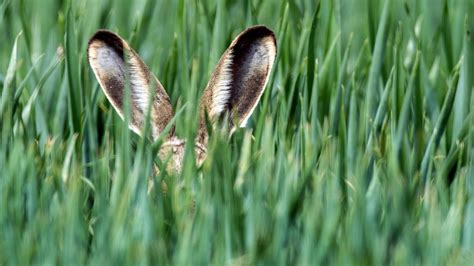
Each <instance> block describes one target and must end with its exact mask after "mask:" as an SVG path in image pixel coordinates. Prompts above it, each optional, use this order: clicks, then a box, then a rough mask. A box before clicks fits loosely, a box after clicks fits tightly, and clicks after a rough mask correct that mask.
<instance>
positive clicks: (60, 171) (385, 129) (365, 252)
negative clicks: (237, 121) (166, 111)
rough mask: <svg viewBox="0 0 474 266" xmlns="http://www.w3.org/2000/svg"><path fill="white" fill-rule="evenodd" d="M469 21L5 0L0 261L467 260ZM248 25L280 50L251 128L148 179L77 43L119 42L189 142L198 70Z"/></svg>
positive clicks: (311, 6)
mask: <svg viewBox="0 0 474 266" xmlns="http://www.w3.org/2000/svg"><path fill="white" fill-rule="evenodd" d="M473 16H474V1H472V0H419V1H395V0H384V1H383V0H357V1H350V0H327V1H317V0H285V1H283V0H282V1H277V0H265V1H264V0H244V1H229V0H223V1H218V0H206V1H197V0H189V1H187V0H176V1H153V0H137V1H128V0H117V1H111V0H107V1H98V0H80V1H72V0H71V1H66V0H64V1H63V0H42V1H34V0H1V1H0V92H1V93H0V95H1V101H0V134H1V135H0V264H6V265H9V264H12V265H13V264H21V265H23V264H89V263H90V264H104V263H105V264H109V263H110V264H115V263H120V264H122V263H130V264H137V263H139V264H157V263H158V264H178V265H180V264H181V265H183V264H211V263H212V264H224V263H225V264H237V265H240V264H243V265H245V264H256V263H261V264H273V263H277V264H301V265H311V264H313V263H315V264H323V263H324V264H326V263H335V264H352V263H354V264H388V263H394V264H438V263H439V264H458V263H467V264H469V262H470V261H472V260H471V259H472V258H473V254H474V253H473V252H472V251H473V248H474V231H473V230H472V228H474V202H473V197H472V196H473V192H472V186H473V185H474V184H473V183H472V182H473V179H472V178H473V176H474V175H473V174H474V167H473V166H474V156H473V153H472V152H473V151H474V145H473V144H474V130H473V128H472V125H473V124H474V116H473V115H472V110H471V109H472V103H473V102H474V101H473V100H472V93H471V91H472V88H473V87H472V86H473V84H474V70H473V69H474V44H473V40H472V32H473V30H474V24H473V22H474V20H473ZM255 24H264V25H266V26H268V27H269V28H271V29H272V30H273V31H274V32H275V34H276V37H277V42H278V57H277V60H276V62H275V66H274V68H273V73H272V76H271V77H270V81H269V84H268V85H267V89H266V91H265V94H264V95H263V97H262V100H261V103H260V104H259V105H258V106H257V108H256V110H255V114H254V115H253V116H252V118H251V120H250V121H249V123H248V125H247V126H248V129H241V130H239V131H238V132H236V134H235V135H234V136H233V138H232V139H231V140H227V139H226V138H225V137H222V136H220V137H219V136H218V134H216V135H215V136H214V137H213V138H212V141H211V143H210V146H209V155H208V159H207V160H206V163H205V164H204V166H203V167H201V168H196V166H195V164H194V157H193V153H192V149H191V150H190V151H188V153H187V155H186V158H185V166H184V168H183V169H184V170H183V173H182V175H181V176H179V177H174V176H169V175H168V174H167V173H160V174H156V175H154V174H153V171H152V169H153V165H154V163H156V158H155V157H156V156H155V155H156V145H151V143H149V142H148V141H147V140H146V139H141V138H139V137H138V136H136V135H135V134H132V133H131V132H129V130H128V129H127V125H125V124H124V123H123V122H122V121H121V119H120V118H119V117H118V116H117V115H116V114H115V112H114V111H113V108H112V107H111V105H110V104H109V103H108V102H107V100H106V98H105V96H104V94H103V92H102V91H101V89H100V87H99V85H98V83H97V81H96V79H95V77H94V75H93V73H92V71H91V69H90V67H89V65H88V62H87V58H86V49H87V44H88V40H89V38H90V37H91V36H92V35H93V33H94V32H95V31H96V30H98V29H108V30H111V31H114V32H116V33H118V34H119V35H120V36H122V37H123V38H124V39H125V40H127V41H128V42H129V44H130V46H131V47H133V48H134V49H135V50H136V51H137V52H138V54H139V55H140V56H141V57H142V59H143V61H144V62H145V63H146V64H147V65H148V66H149V68H150V69H151V71H152V72H153V73H154V74H155V75H156V76H157V77H158V79H159V80H160V81H161V83H162V84H163V86H164V87H165V89H166V90H167V92H168V94H169V96H170V98H171V101H172V104H173V106H174V109H175V112H176V113H177V119H176V124H177V127H176V129H177V133H178V135H179V136H182V137H183V138H185V139H188V140H191V141H192V140H193V139H194V135H195V131H196V126H197V112H196V108H197V104H198V103H199V97H200V95H201V93H202V91H203V89H204V88H205V86H206V84H207V82H208V80H209V77H210V74H211V72H212V70H213V69H214V67H215V65H216V63H217V61H218V60H219V58H220V56H221V54H222V53H223V52H224V50H225V49H226V48H227V46H228V45H229V44H230V42H231V41H232V40H233V38H234V37H235V36H237V35H238V34H239V33H240V32H241V31H243V30H244V29H245V28H247V27H249V26H251V25H255ZM146 177H150V178H151V179H154V180H155V182H158V183H159V182H161V181H163V180H164V181H166V182H167V183H168V187H169V193H168V194H164V193H163V192H162V191H161V190H160V189H155V191H154V192H152V193H150V194H147V193H146V190H147V180H148V179H147V178H146ZM191 205H192V206H195V207H193V208H191V207H190V206H191Z"/></svg>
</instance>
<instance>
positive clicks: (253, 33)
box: [239, 25, 276, 47]
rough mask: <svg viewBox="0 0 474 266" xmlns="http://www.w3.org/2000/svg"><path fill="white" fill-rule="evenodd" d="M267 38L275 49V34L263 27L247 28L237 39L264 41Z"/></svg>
mask: <svg viewBox="0 0 474 266" xmlns="http://www.w3.org/2000/svg"><path fill="white" fill-rule="evenodd" d="M267 37H270V38H272V40H273V43H274V45H275V47H276V37H275V33H274V32H273V31H272V30H271V29H270V28H268V27H267V26H265V25H255V26H251V27H248V28H247V29H246V30H244V31H243V32H242V33H241V34H240V36H239V39H242V40H243V39H246V40H257V39H264V38H267Z"/></svg>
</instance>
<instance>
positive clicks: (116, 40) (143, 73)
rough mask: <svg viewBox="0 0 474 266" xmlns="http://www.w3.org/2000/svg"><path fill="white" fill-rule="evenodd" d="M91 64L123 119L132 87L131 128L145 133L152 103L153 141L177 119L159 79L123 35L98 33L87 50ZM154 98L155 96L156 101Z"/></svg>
mask: <svg viewBox="0 0 474 266" xmlns="http://www.w3.org/2000/svg"><path fill="white" fill-rule="evenodd" d="M87 55H88V59H89V64H90V65H91V67H92V70H93V71H94V74H95V76H96V78H97V80H98V81H99V84H100V87H102V90H103V91H104V93H105V95H106V96H107V99H108V100H109V101H110V103H111V104H112V106H113V107H114V108H115V110H116V111H117V113H118V114H119V115H120V117H122V118H123V115H124V113H123V112H124V110H123V101H124V98H125V93H124V90H125V88H126V87H128V88H130V105H129V106H130V112H131V114H130V125H129V127H130V129H132V130H133V131H134V132H136V133H137V134H141V132H142V128H143V126H144V125H145V123H144V122H145V121H144V119H145V115H146V113H147V111H148V107H149V103H150V102H151V103H152V106H151V109H150V119H151V128H152V136H153V138H156V137H158V135H159V134H160V132H162V131H163V129H164V128H165V127H166V125H167V124H168V122H169V121H170V120H171V118H172V117H173V110H172V107H171V103H170V99H169V97H168V95H167V94H166V92H165V90H164V89H163V86H162V85H161V84H160V82H159V81H158V79H157V78H156V77H155V76H154V75H153V74H152V73H150V71H149V70H148V67H147V66H146V65H145V63H143V61H142V60H141V59H140V57H139V56H138V54H137V53H136V52H135V51H134V50H133V49H132V48H130V47H129V46H128V44H127V42H125V41H124V40H123V39H122V38H121V37H120V36H118V35H117V34H115V33H113V32H110V31H106V30H99V31H97V32H96V33H95V34H94V35H93V36H92V38H91V39H90V41H89V46H88V49H87ZM150 97H154V98H153V100H151V99H150Z"/></svg>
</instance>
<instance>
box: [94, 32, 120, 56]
mask: <svg viewBox="0 0 474 266" xmlns="http://www.w3.org/2000/svg"><path fill="white" fill-rule="evenodd" d="M97 41H99V42H102V43H104V44H105V45H107V46H109V47H111V48H113V49H114V50H115V51H116V52H117V53H118V54H119V55H123V46H124V45H123V41H122V38H121V37H120V36H118V35H117V34H115V33H114V32H111V31H109V30H104V29H101V30H98V31H96V32H95V33H94V35H92V37H91V38H90V40H89V43H88V45H87V47H88V48H87V50H89V49H90V47H91V45H92V44H93V43H94V42H97ZM88 52H89V51H88Z"/></svg>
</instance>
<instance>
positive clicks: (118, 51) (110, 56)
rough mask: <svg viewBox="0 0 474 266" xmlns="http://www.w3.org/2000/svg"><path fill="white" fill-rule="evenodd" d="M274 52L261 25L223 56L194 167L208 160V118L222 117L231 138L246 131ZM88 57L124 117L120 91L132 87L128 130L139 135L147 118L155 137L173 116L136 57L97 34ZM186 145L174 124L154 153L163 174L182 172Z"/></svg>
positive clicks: (120, 42) (110, 36)
mask: <svg viewBox="0 0 474 266" xmlns="http://www.w3.org/2000/svg"><path fill="white" fill-rule="evenodd" d="M276 52H277V45H276V39H275V35H274V33H273V32H272V31H271V30H270V29H269V28H267V27H265V26H253V27H250V28H247V29H246V30H245V31H243V32H242V33H240V34H239V35H238V36H237V37H236V38H235V39H234V40H233V42H232V43H231V44H230V46H229V47H228V48H227V50H226V51H225V52H224V54H223V55H222V57H221V58H220V60H219V62H218V64H217V66H216V68H215V70H214V71H213V73H212V76H211V79H210V81H209V83H208V84H207V88H206V89H205V90H204V92H203V96H202V98H201V102H200V106H199V109H200V110H199V111H200V122H199V129H198V132H197V137H196V140H195V145H194V149H195V153H196V162H197V164H198V165H199V164H201V163H202V161H203V160H204V159H205V157H206V146H207V142H208V132H207V126H206V117H207V118H208V119H209V121H211V123H212V124H213V125H214V124H216V122H218V121H219V120H222V119H226V122H227V124H228V125H229V129H230V134H232V132H233V131H234V130H235V128H236V127H244V126H245V124H246V122H247V119H248V118H249V117H250V115H251V114H252V112H253V111H254V109H255V106H256V105H257V103H258V102H259V100H260V97H261V96H262V93H263V91H264V89H265V85H266V83H267V82H268V77H269V74H270V72H271V70H272V66H273V62H274V61H275V57H276ZM87 56H88V60H89V64H90V66H91V68H92V70H93V72H94V74H95V77H96V78H97V81H98V82H99V84H100V87H101V88H102V90H103V91H104V93H105V95H106V97H107V99H108V100H109V102H110V103H111V104H112V106H113V107H114V109H115V110H116V111H117V113H118V114H119V116H120V117H121V118H122V119H123V117H124V109H123V101H124V98H127V97H126V96H125V95H126V94H125V91H124V90H125V88H129V89H130V94H129V95H130V97H128V99H130V103H129V110H130V124H129V128H130V129H131V130H133V131H134V132H135V133H137V134H139V135H142V130H143V128H144V126H145V119H146V118H147V117H149V119H150V120H151V123H150V124H151V137H152V138H153V139H157V138H158V136H159V135H160V133H162V131H163V130H164V129H165V127H166V126H167V125H168V123H169V122H170V120H171V118H172V117H173V108H172V106H171V102H170V98H169V97H168V95H167V94H166V91H165V90H164V88H163V86H162V85H161V83H160V81H159V80H158V79H157V78H156V77H155V76H154V75H153V74H152V73H150V70H149V69H148V67H147V66H146V65H145V63H144V62H143V61H142V60H141V59H140V57H139V56H138V54H137V53H136V52H135V51H134V50H133V49H132V48H131V47H130V46H129V45H128V44H127V42H126V41H124V39H122V38H121V37H120V36H118V35H117V34H115V33H113V32H110V31H107V30H99V31H97V32H96V33H95V34H94V35H93V36H92V38H91V39H90V41H89V45H88V48H87ZM151 98H153V99H151ZM150 104H151V106H149V105H150ZM148 113H149V115H148ZM184 145H185V141H183V140H181V139H179V138H178V137H177V136H176V135H175V130H174V125H173V126H172V127H171V130H170V131H169V133H168V135H167V137H166V140H165V141H164V143H163V145H162V146H161V148H160V151H159V154H158V156H159V157H160V159H161V160H164V161H165V160H167V159H169V160H168V164H167V166H166V170H167V171H174V172H175V173H179V172H181V168H182V163H183V156H184Z"/></svg>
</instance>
